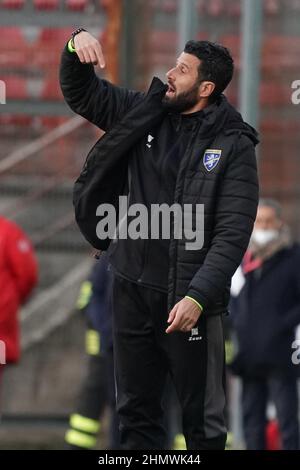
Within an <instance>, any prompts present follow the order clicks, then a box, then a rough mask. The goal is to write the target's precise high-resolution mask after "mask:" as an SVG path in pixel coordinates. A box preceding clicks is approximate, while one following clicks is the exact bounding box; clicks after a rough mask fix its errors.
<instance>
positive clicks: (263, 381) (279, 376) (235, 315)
mask: <svg viewBox="0 0 300 470" xmlns="http://www.w3.org/2000/svg"><path fill="white" fill-rule="evenodd" d="M281 212H282V211H281V207H280V205H279V204H278V203H277V202H276V201H274V200H271V199H262V200H260V203H259V208H258V213H257V218H256V222H255V226H254V230H253V234H252V238H251V242H250V245H249V250H248V251H247V253H246V255H245V257H244V260H243V264H242V266H241V267H240V268H239V269H238V271H237V272H236V274H235V276H234V278H233V282H232V292H233V294H234V295H235V297H234V298H233V300H232V305H231V312H232V321H233V327H234V331H235V334H236V340H237V354H236V356H235V357H234V360H233V362H232V363H231V369H232V370H233V372H234V373H236V374H238V375H240V376H241V378H242V414H243V428H244V437H245V442H246V447H247V449H250V450H254V449H255V450H263V449H266V448H267V444H266V424H267V414H266V413H267V405H268V403H269V401H272V402H273V403H274V405H275V409H276V415H277V420H278V423H279V430H280V436H281V441H282V449H284V450H287V449H289V450H290V449H294V450H295V449H298V448H299V423H298V394H297V375H298V374H299V366H296V365H294V364H293V362H292V351H293V350H292V343H293V341H294V339H295V329H296V327H297V325H298V324H299V323H300V271H299V265H300V247H299V244H297V243H293V241H292V239H291V236H290V231H289V228H288V227H287V226H286V225H285V224H284V223H283V218H282V213H281Z"/></svg>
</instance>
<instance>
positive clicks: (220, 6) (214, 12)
mask: <svg viewBox="0 0 300 470" xmlns="http://www.w3.org/2000/svg"><path fill="white" fill-rule="evenodd" d="M223 11H224V3H223V0H211V1H210V2H209V3H208V5H207V12H208V14H209V15H210V16H220V15H221V14H222V13H223Z"/></svg>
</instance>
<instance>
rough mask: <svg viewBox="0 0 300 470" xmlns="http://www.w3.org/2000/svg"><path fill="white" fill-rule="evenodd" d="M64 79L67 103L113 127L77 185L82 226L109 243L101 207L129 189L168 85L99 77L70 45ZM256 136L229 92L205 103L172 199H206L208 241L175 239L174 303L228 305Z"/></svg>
mask: <svg viewBox="0 0 300 470" xmlns="http://www.w3.org/2000/svg"><path fill="white" fill-rule="evenodd" d="M60 82H61V87H62V91H63V94H64V97H65V99H66V101H67V103H68V104H69V106H70V107H71V108H72V109H73V110H74V111H75V112H77V113H78V114H81V115H82V116H84V117H85V118H86V119H88V120H89V121H91V122H93V123H94V124H96V125H98V126H99V127H100V128H102V129H104V130H106V131H108V132H107V133H106V134H105V136H104V137H103V138H102V139H100V140H99V141H98V142H97V143H96V145H95V146H94V147H93V149H92V150H91V151H90V153H89V155H88V158H87V161H86V164H85V166H84V169H83V171H82V173H81V175H80V177H79V178H78V180H77V182H76V184H75V188H74V205H75V214H76V219H77V222H78V224H79V227H80V229H81V231H82V232H83V234H84V236H85V237H86V238H87V240H88V241H89V242H90V243H92V244H93V245H94V246H95V247H96V248H100V249H105V248H107V246H108V243H107V241H105V242H104V243H103V241H101V240H99V239H98V238H97V236H96V226H97V223H98V221H99V217H97V216H96V208H97V207H98V205H99V204H101V203H104V202H108V203H113V204H115V205H116V204H117V198H118V196H119V194H126V193H127V191H128V188H127V187H126V182H127V167H128V156H129V155H130V152H132V149H133V148H135V146H136V145H137V144H138V142H139V141H140V140H141V139H142V138H143V137H144V136H145V134H146V133H148V132H149V131H150V130H151V129H152V128H153V126H155V125H157V124H158V123H160V122H161V126H163V125H164V119H165V117H166V116H165V114H166V113H165V111H164V109H163V107H162V106H161V99H162V97H163V96H164V94H165V91H166V87H165V85H163V84H162V82H161V81H160V80H158V79H154V80H153V82H152V85H151V87H150V90H149V92H148V94H147V95H145V94H142V93H138V92H133V91H129V90H126V89H123V88H119V87H115V86H114V85H111V84H110V83H108V82H107V81H105V80H101V79H99V78H98V77H97V76H96V75H95V74H94V70H93V66H90V65H82V64H81V63H80V61H79V59H78V58H77V56H76V54H70V53H68V51H67V49H65V50H64V52H63V55H62V63H61V69H60ZM178 119H180V116H178ZM257 142H258V140H257V134H256V132H255V131H254V129H252V128H251V127H250V126H249V125H247V124H246V123H244V122H243V120H242V118H241V116H240V114H239V113H238V112H237V111H235V109H234V108H233V107H232V106H231V105H230V104H229V103H228V102H227V100H226V98H225V97H224V96H222V97H221V98H220V100H219V101H218V102H217V103H215V104H214V105H211V106H209V107H208V108H207V109H206V110H205V118H204V121H203V122H202V125H201V127H199V128H197V127H196V128H195V129H194V130H193V131H192V133H191V139H190V142H189V145H188V146H187V149H186V152H185V154H184V156H183V157H182V159H181V164H180V168H179V172H178V176H177V182H176V190H175V194H174V202H177V203H179V204H181V205H183V204H204V205H205V221H204V223H205V225H204V227H205V228H204V230H205V233H204V245H203V248H202V249H200V250H198V251H195V250H191V251H189V250H186V245H185V244H186V241H187V240H186V239H184V238H183V239H181V240H174V239H173V240H171V243H170V268H169V286H168V300H169V308H171V307H172V306H173V305H174V303H175V302H177V301H178V300H180V299H181V298H182V297H184V296H185V295H190V296H192V297H193V298H195V299H196V300H198V302H200V303H201V304H202V306H203V307H204V311H205V313H206V314H219V313H223V312H225V311H226V310H227V305H228V301H229V289H230V282H231V277H232V275H233V274H234V272H235V270H236V268H237V267H238V266H239V264H240V263H241V260H242V258H243V255H244V252H245V250H246V248H247V246H248V242H249V238H250V235H251V232H252V228H253V223H254V220H255V216H256V210H257V202H258V182H257V170H256V158H255V151H254V146H255V145H256V144H257ZM208 149H212V150H218V151H220V152H221V155H220V158H219V161H218V164H217V165H216V166H214V167H213V168H210V167H209V165H208V164H207V162H206V158H207V155H208V156H211V153H208V154H207V153H206V154H205V152H206V151H207V150H208ZM220 152H219V153H220ZM205 155H206V157H205ZM141 158H143V155H141ZM132 184H134V182H133V183H132ZM171 233H172V231H171Z"/></svg>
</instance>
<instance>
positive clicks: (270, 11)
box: [264, 0, 280, 16]
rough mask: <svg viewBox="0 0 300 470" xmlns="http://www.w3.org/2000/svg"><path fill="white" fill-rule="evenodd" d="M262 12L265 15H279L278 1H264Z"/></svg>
mask: <svg viewBox="0 0 300 470" xmlns="http://www.w3.org/2000/svg"><path fill="white" fill-rule="evenodd" d="M264 10H265V12H266V14H267V15H270V16H274V15H277V14H278V13H279V10H280V5H279V1H278V0H265V2H264Z"/></svg>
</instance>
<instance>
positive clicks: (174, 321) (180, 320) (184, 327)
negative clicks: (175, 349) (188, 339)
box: [166, 298, 202, 333]
mask: <svg viewBox="0 0 300 470" xmlns="http://www.w3.org/2000/svg"><path fill="white" fill-rule="evenodd" d="M201 313H202V310H200V308H199V307H198V305H196V304H195V302H193V301H192V300H190V299H186V298H184V299H182V300H180V301H179V302H177V304H175V305H174V307H173V308H172V310H171V312H170V314H169V318H168V323H169V324H170V325H169V326H168V328H167V329H166V333H172V332H173V331H176V330H177V331H183V332H185V333H186V332H188V331H190V330H191V329H192V328H193V327H194V325H195V324H196V323H197V321H198V318H199V317H200V315H201Z"/></svg>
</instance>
